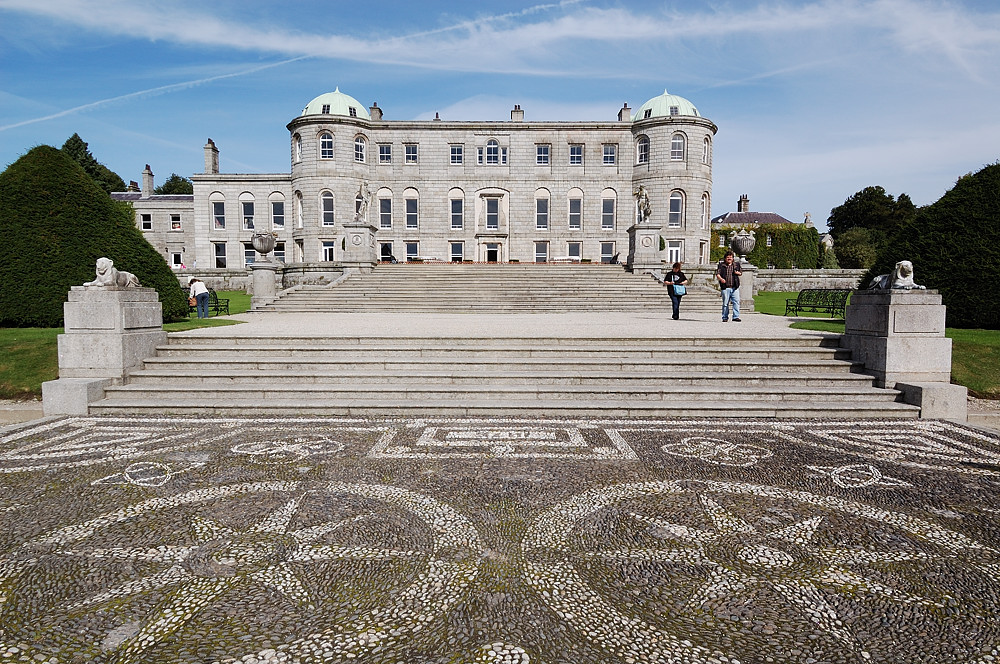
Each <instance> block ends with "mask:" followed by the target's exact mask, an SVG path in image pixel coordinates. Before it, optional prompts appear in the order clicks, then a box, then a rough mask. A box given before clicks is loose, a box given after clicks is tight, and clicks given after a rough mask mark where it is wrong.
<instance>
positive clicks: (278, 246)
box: [271, 242, 285, 263]
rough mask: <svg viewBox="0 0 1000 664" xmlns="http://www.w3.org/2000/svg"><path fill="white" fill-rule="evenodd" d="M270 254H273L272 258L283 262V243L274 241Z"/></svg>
mask: <svg viewBox="0 0 1000 664" xmlns="http://www.w3.org/2000/svg"><path fill="white" fill-rule="evenodd" d="M271 255H272V256H274V260H276V261H278V262H279V263H284V262H285V243H284V242H275V243H274V253H272V254H271Z"/></svg>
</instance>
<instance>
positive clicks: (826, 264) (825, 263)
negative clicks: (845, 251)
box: [820, 247, 840, 270]
mask: <svg viewBox="0 0 1000 664" xmlns="http://www.w3.org/2000/svg"><path fill="white" fill-rule="evenodd" d="M820 267H821V268H823V269H824V270H839V269H840V263H838V262H837V252H836V251H834V250H833V247H830V248H829V249H827V248H826V247H824V248H823V258H822V260H821V262H820Z"/></svg>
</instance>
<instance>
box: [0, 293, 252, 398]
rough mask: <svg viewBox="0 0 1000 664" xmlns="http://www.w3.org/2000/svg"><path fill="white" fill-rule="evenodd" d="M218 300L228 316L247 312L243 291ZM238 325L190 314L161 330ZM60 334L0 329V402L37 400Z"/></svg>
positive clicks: (53, 370)
mask: <svg viewBox="0 0 1000 664" xmlns="http://www.w3.org/2000/svg"><path fill="white" fill-rule="evenodd" d="M219 297H228V298H229V312H230V313H231V314H241V313H243V312H245V311H248V310H249V309H250V296H249V295H247V294H246V293H244V292H243V291H219ZM238 323H239V321H235V320H226V319H224V318H205V319H202V320H198V318H197V316H195V315H194V314H192V315H191V316H190V317H189V318H188V320H186V321H180V322H178V323H167V324H165V325H164V326H163V329H164V330H166V331H168V332H180V331H183V330H193V329H195V328H198V327H215V326H217V325H236V324H238ZM62 332H63V329H62V328H61V327H55V328H40V327H20V328H0V399H38V398H41V396H42V383H44V382H45V381H47V380H55V379H56V378H58V377H59V357H58V346H57V343H56V336H58V335H60V334H62Z"/></svg>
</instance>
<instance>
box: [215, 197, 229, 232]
mask: <svg viewBox="0 0 1000 664" xmlns="http://www.w3.org/2000/svg"><path fill="white" fill-rule="evenodd" d="M212 219H213V220H214V222H215V224H214V225H215V228H216V230H219V229H222V228H225V227H226V204H225V202H223V201H215V202H213V203H212Z"/></svg>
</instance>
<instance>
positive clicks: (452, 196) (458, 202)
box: [448, 187, 465, 230]
mask: <svg viewBox="0 0 1000 664" xmlns="http://www.w3.org/2000/svg"><path fill="white" fill-rule="evenodd" d="M448 205H449V206H450V210H451V228H452V230H461V229H463V228H465V192H464V191H462V190H461V189H459V188H457V187H456V188H454V189H452V190H450V191H449V192H448Z"/></svg>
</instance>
